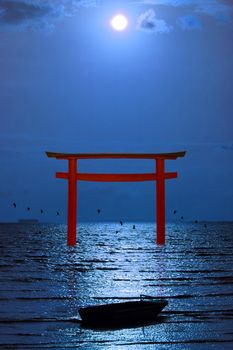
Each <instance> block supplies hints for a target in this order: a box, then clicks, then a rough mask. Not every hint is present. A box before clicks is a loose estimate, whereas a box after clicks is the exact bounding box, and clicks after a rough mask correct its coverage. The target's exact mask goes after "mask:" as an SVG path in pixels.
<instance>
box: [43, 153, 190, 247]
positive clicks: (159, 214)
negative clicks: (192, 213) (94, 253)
mask: <svg viewBox="0 0 233 350" xmlns="http://www.w3.org/2000/svg"><path fill="white" fill-rule="evenodd" d="M46 154H47V156H48V157H52V158H56V159H65V160H68V172H67V173H61V172H58V173H56V177H57V178H61V179H66V180H68V232H67V244H68V245H69V246H75V245H76V223H77V180H81V181H101V182H135V181H153V180H154V181H156V223H157V240H156V241H157V244H159V245H163V244H165V180H166V179H174V178H176V177H177V173H176V172H167V173H166V172H165V164H164V163H165V160H168V159H176V158H178V157H184V155H185V152H184V151H182V152H175V153H159V154H142V153H137V154H135V153H131V154H125V153H89V154H85V153H84V154H83V153H82V154H80V153H75V154H71V153H69V154H66V153H54V152H46ZM103 158H105V159H106V158H107V159H112V158H114V159H120V158H121V159H122V158H124V159H153V160H155V162H156V172H155V173H147V174H94V173H91V174H87V173H78V172H77V160H78V159H103Z"/></svg>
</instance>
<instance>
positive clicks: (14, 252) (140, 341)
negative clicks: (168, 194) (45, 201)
mask: <svg viewBox="0 0 233 350" xmlns="http://www.w3.org/2000/svg"><path fill="white" fill-rule="evenodd" d="M132 227H133V225H132V223H128V224H127V223H125V224H124V225H123V226H122V227H120V228H119V224H114V223H108V224H106V223H102V224H101V223H98V224H83V225H80V226H79V231H78V237H77V238H78V244H77V246H76V247H67V245H66V226H65V225H42V224H40V225H37V224H35V225H20V224H1V225H0V234H1V243H0V253H1V254H0V259H1V270H0V282H1V284H0V296H1V310H0V335H1V336H0V348H2V349H5V348H12V349H13V348H17V349H34V348H37V349H38V348H40V349H43V348H48V347H53V348H55V349H59V348H60V349H65V348H69V349H75V348H77V347H78V348H83V349H118V348H120V349H122V348H124V349H128V348H129V349H132V348H133V349H144V348H145V349H161V348H166V349H174V347H175V348H176V349H209V348H210V347H211V349H219V350H220V349H221V350H222V349H223V348H224V349H232V346H233V332H232V329H233V327H232V326H233V308H232V305H233V290H232V283H233V273H232V272H233V264H232V260H233V249H232V248H233V238H232V229H233V224H232V223H209V224H208V225H207V227H204V225H203V223H195V224H185V223H182V224H168V225H167V244H166V245H165V246H164V247H159V246H156V245H155V243H154V241H155V233H154V224H148V223H146V224H143V223H137V225H136V229H133V228H132ZM116 228H117V230H118V231H119V232H118V233H117V234H116ZM39 232H41V233H39ZM140 294H147V295H154V296H161V297H165V298H166V299H167V300H168V302H169V304H168V306H167V307H166V308H165V309H164V312H162V313H161V316H160V317H159V318H158V322H157V323H155V324H152V325H149V326H147V327H137V328H126V329H118V330H107V331H102V332H101V331H98V330H91V329H85V328H83V327H82V326H81V325H80V324H79V323H78V322H74V321H73V318H74V317H77V316H78V313H77V310H78V308H79V307H80V306H84V305H87V304H102V303H107V302H118V301H122V300H133V299H134V298H135V297H138V296H139V295H140Z"/></svg>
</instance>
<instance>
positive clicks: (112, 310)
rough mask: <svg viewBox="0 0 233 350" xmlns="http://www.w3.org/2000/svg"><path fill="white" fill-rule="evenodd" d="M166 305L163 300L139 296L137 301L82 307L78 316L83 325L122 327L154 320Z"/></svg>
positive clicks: (165, 301)
mask: <svg viewBox="0 0 233 350" xmlns="http://www.w3.org/2000/svg"><path fill="white" fill-rule="evenodd" d="M167 304H168V302H167V300H165V299H158V298H155V297H152V296H146V295H141V296H140V300H137V301H127V302H120V303H112V304H104V305H94V306H87V307H82V308H80V309H79V314H80V316H81V319H82V323H83V324H84V325H91V326H100V327H102V326H118V325H122V326H124V325H127V324H135V323H137V324H138V323H144V322H150V321H153V320H155V319H156V317H157V315H158V314H159V313H160V312H161V311H162V310H163V308H164V307H165V306H166V305H167Z"/></svg>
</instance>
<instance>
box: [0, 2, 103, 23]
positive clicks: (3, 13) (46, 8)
mask: <svg viewBox="0 0 233 350" xmlns="http://www.w3.org/2000/svg"><path fill="white" fill-rule="evenodd" d="M95 4H96V1H94V0H80V1H79V0H76V1H75V0H70V1H68V0H44V1H42V0H0V26H1V27H5V28H19V27H20V28H21V29H28V28H30V29H49V30H51V29H53V26H54V21H55V20H57V19H59V18H63V17H66V16H72V15H74V13H75V12H76V10H77V9H78V7H80V6H85V7H87V6H94V5H95Z"/></svg>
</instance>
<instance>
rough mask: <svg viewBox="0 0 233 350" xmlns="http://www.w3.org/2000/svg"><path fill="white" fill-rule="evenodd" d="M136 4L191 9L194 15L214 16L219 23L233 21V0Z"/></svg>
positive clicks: (140, 0)
mask: <svg viewBox="0 0 233 350" xmlns="http://www.w3.org/2000/svg"><path fill="white" fill-rule="evenodd" d="M136 3H139V4H144V5H150V6H151V5H161V6H173V7H183V8H190V10H192V11H193V13H200V14H204V15H208V16H212V17H214V18H215V19H216V20H217V21H221V22H230V21H231V20H232V11H233V1H232V0H225V1H223V0H138V1H136Z"/></svg>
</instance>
